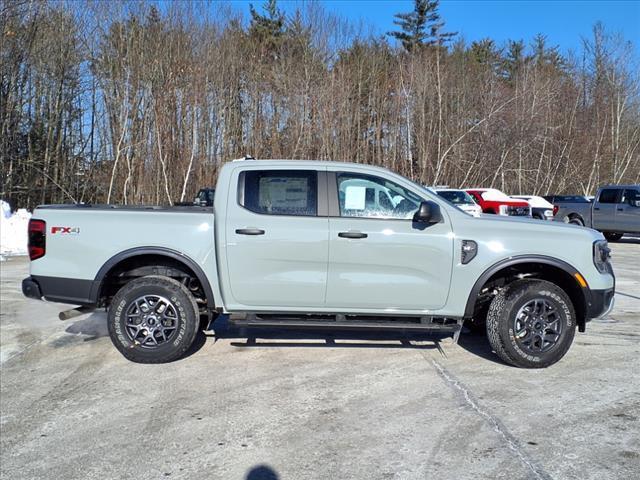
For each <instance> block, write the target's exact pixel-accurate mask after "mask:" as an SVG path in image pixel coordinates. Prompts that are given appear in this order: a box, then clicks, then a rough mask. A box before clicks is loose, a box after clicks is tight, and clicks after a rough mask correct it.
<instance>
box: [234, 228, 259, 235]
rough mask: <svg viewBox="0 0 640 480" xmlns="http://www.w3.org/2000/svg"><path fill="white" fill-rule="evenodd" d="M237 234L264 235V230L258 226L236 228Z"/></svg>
mask: <svg viewBox="0 0 640 480" xmlns="http://www.w3.org/2000/svg"><path fill="white" fill-rule="evenodd" d="M236 233H237V234H238V235H264V230H261V229H259V228H236Z"/></svg>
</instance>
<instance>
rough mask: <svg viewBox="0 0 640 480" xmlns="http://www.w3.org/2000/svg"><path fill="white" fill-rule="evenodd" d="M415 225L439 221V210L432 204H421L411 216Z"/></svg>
mask: <svg viewBox="0 0 640 480" xmlns="http://www.w3.org/2000/svg"><path fill="white" fill-rule="evenodd" d="M413 221H414V222H416V223H436V222H439V221H440V208H439V207H438V205H437V204H435V203H432V202H422V203H420V206H419V207H418V210H417V211H416V213H415V214H414V215H413Z"/></svg>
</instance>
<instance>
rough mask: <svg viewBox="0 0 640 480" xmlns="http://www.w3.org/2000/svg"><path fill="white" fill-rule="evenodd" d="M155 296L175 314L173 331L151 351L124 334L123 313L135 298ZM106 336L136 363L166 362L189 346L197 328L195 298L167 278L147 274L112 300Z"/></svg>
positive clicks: (185, 289)
mask: <svg viewBox="0 0 640 480" xmlns="http://www.w3.org/2000/svg"><path fill="white" fill-rule="evenodd" d="M145 295H157V296H160V297H164V298H167V299H169V300H170V301H171V303H172V304H173V306H174V307H175V311H176V314H177V315H176V318H177V320H176V323H177V325H176V331H175V334H174V335H173V336H172V337H170V339H169V341H167V342H165V343H162V344H160V345H158V346H156V347H153V348H143V347H142V346H141V345H140V343H138V342H134V341H132V339H131V338H130V337H129V335H128V334H127V333H126V330H125V328H126V323H125V322H127V316H126V312H127V311H128V309H129V307H130V306H131V305H132V303H133V302H135V301H136V299H138V298H140V297H141V296H145ZM107 324H108V328H109V336H110V337H111V341H112V342H113V344H114V346H115V347H116V348H117V349H118V350H119V351H120V353H122V355H124V356H125V357H126V358H127V359H128V360H131V361H132V362H136V363H166V362H171V361H173V360H176V359H178V358H180V357H181V356H182V355H184V353H185V352H186V351H187V350H188V349H189V347H191V345H192V344H193V341H194V340H195V338H196V335H197V333H198V329H199V325H200V315H199V311H198V305H197V303H196V300H195V298H194V297H193V295H191V292H189V289H188V288H187V287H186V286H184V285H183V284H181V283H180V282H178V281H177V280H174V279H172V278H169V277H164V276H161V275H148V276H145V277H140V278H137V279H135V280H132V281H130V282H129V283H127V284H126V285H125V286H123V287H122V288H121V289H120V290H119V291H118V293H116V295H115V296H114V297H113V299H112V301H111V305H110V307H109V313H108V315H107Z"/></svg>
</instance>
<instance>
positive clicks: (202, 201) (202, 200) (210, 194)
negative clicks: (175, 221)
mask: <svg viewBox="0 0 640 480" xmlns="http://www.w3.org/2000/svg"><path fill="white" fill-rule="evenodd" d="M215 194H216V189H215V188H211V187H208V188H201V189H200V190H198V194H197V195H196V198H194V200H193V202H175V203H174V205H175V206H176V207H189V206H192V205H195V206H198V207H213V199H214V198H215Z"/></svg>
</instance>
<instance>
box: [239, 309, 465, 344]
mask: <svg viewBox="0 0 640 480" xmlns="http://www.w3.org/2000/svg"><path fill="white" fill-rule="evenodd" d="M335 318H336V319H335V320H332V319H327V318H322V319H318V318H317V317H316V318H314V317H309V318H308V319H307V318H304V317H303V318H301V317H290V316H282V317H278V316H275V315H269V316H268V317H266V318H262V317H259V316H257V315H254V314H249V315H246V316H240V317H235V316H231V317H230V318H229V324H230V325H232V326H234V327H257V328H292V329H313V330H369V331H370V330H377V331H407V332H414V333H443V334H449V335H452V336H453V339H454V341H455V342H457V340H458V337H459V335H460V331H461V330H462V320H457V321H455V322H456V323H437V322H434V321H430V320H429V321H425V320H422V321H420V322H410V321H406V320H382V319H380V320H377V319H374V320H372V319H371V317H366V319H352V318H345V317H344V315H336V316H335ZM450 322H451V321H450Z"/></svg>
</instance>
